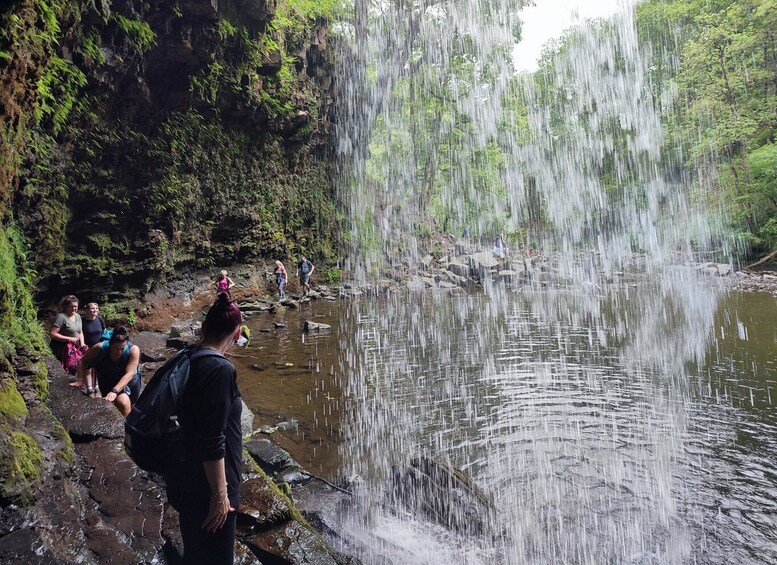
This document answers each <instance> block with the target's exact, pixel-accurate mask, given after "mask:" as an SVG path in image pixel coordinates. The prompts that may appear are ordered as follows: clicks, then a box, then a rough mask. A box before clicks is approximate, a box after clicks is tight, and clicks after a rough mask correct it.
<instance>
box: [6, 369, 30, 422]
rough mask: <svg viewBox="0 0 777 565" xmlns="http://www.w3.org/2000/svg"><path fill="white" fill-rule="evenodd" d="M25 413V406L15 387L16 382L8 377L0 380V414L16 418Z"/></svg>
mask: <svg viewBox="0 0 777 565" xmlns="http://www.w3.org/2000/svg"><path fill="white" fill-rule="evenodd" d="M27 413H28V411H27V406H26V405H25V403H24V399H23V398H22V395H21V394H19V391H18V389H17V388H16V382H15V381H14V380H13V379H10V378H5V379H3V380H2V381H0V415H2V416H5V417H6V418H10V419H14V420H17V419H19V418H22V417H24V416H26V415H27Z"/></svg>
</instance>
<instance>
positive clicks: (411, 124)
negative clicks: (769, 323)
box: [338, 0, 777, 564]
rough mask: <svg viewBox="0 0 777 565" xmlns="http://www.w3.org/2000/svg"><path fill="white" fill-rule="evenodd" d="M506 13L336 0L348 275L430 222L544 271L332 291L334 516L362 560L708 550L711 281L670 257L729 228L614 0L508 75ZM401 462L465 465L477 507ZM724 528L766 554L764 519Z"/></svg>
mask: <svg viewBox="0 0 777 565" xmlns="http://www.w3.org/2000/svg"><path fill="white" fill-rule="evenodd" d="M520 7H521V2H520V1H511V0H492V1H485V0H477V1H475V0H472V1H462V2H455V1H454V2H450V3H435V2H421V3H404V2H398V3H367V2H357V10H356V14H357V17H356V22H357V23H358V25H359V26H361V27H360V28H357V29H355V30H353V31H352V41H353V45H354V46H355V49H353V50H352V51H350V52H349V54H347V55H344V57H343V69H342V74H343V76H342V82H343V86H342V87H341V92H342V95H341V99H340V104H341V106H342V108H341V110H342V111H341V112H340V115H341V116H345V118H343V121H342V122H341V124H340V125H339V132H338V133H339V149H340V154H341V158H342V163H343V179H342V191H341V198H342V200H343V201H344V202H345V203H346V204H347V207H348V210H349V213H350V219H351V222H352V223H351V233H350V241H351V242H352V244H353V249H352V253H351V256H350V258H349V263H348V265H347V270H348V272H349V273H350V274H351V275H352V276H353V277H354V278H355V279H357V280H362V281H370V280H372V279H374V278H375V277H381V276H383V274H384V273H386V272H392V273H398V272H408V271H409V272H411V273H412V272H413V271H415V270H416V269H417V268H418V265H419V263H418V261H419V259H420V257H421V256H423V255H425V254H427V253H430V252H432V249H431V246H432V245H433V241H434V234H435V233H437V232H438V231H442V232H446V233H455V234H461V233H462V232H463V231H464V230H465V229H466V230H467V232H468V233H470V234H472V235H471V240H470V241H467V242H466V243H468V244H472V243H473V242H474V241H480V243H481V244H482V245H483V244H484V245H486V246H487V247H490V242H491V241H493V238H494V237H495V236H496V235H497V234H508V241H509V242H510V245H512V246H515V248H516V250H515V253H516V254H518V259H519V260H522V257H523V256H522V255H521V254H523V253H529V248H532V249H533V250H534V251H537V250H538V251H539V252H540V253H541V254H542V255H543V256H544V258H545V260H546V262H547V264H549V265H551V266H552V267H551V270H552V280H551V282H550V283H548V281H547V279H546V280H545V281H544V282H543V284H539V282H538V281H537V280H532V279H530V280H529V281H528V282H527V283H526V284H525V285H523V286H520V287H515V286H513V285H505V284H503V283H501V282H499V281H496V280H494V278H492V277H490V276H488V275H486V276H484V277H483V280H482V288H479V289H478V290H476V291H473V292H468V293H464V294H455V293H444V292H440V291H436V290H431V291H427V292H420V293H412V292H407V293H405V292H402V293H393V294H389V295H388V296H380V297H375V296H363V297H361V298H358V299H355V300H353V301H352V303H351V305H350V307H349V308H348V310H347V312H345V314H344V316H346V317H347V319H348V320H347V323H346V321H345V320H344V321H343V325H344V326H347V327H350V328H353V331H354V334H355V335H354V336H353V337H352V338H350V339H349V340H346V341H345V342H344V343H343V345H344V347H343V353H342V356H343V366H347V367H348V368H349V370H348V374H347V376H346V377H344V378H343V379H344V382H343V383H342V388H343V390H344V391H345V393H346V397H347V398H348V404H349V407H348V409H347V410H345V411H344V413H345V415H344V419H345V421H344V422H343V423H342V424H343V430H344V432H345V433H344V437H345V438H346V440H345V442H344V444H343V445H342V448H341V451H342V456H343V460H344V462H345V463H344V465H345V468H344V473H345V474H346V475H349V476H353V477H356V476H358V477H360V478H361V480H362V482H361V484H360V486H359V488H358V493H359V494H358V496H359V500H360V501H361V503H362V506H363V508H365V509H369V511H365V512H358V511H356V512H354V513H353V514H350V515H348V516H345V517H343V520H345V521H346V522H347V523H348V530H349V531H351V532H353V534H354V536H356V537H358V538H359V539H361V540H362V542H363V543H364V544H365V545H366V546H367V547H370V548H372V549H371V550H370V555H369V559H368V560H367V561H368V562H375V563H378V562H381V559H383V558H389V559H391V560H392V562H394V563H407V564H416V563H417V564H421V563H424V564H426V563H429V564H432V563H434V564H443V563H451V564H452V563H472V564H476V563H483V564H485V563H489V564H490V563H505V564H508V563H509V564H522V563H535V564H545V563H547V564H553V563H590V564H600V563H635V564H636V563H640V564H648V563H686V562H688V563H695V562H699V563H701V562H713V563H722V562H724V561H720V560H719V558H720V556H721V555H726V554H727V553H729V550H731V549H732V542H731V540H729V539H726V536H725V535H724V536H723V537H722V538H721V539H719V538H718V537H717V536H718V534H719V532H718V530H717V529H716V528H714V527H712V528H711V527H710V521H714V520H715V512H719V508H718V509H716V508H714V505H710V504H707V503H708V502H709V501H712V500H720V496H719V493H718V491H717V490H716V489H717V488H718V487H719V484H718V483H717V482H716V481H709V482H706V483H705V481H703V480H700V479H699V475H700V473H704V472H705V469H709V468H711V467H712V466H715V465H716V464H720V463H719V462H717V461H716V460H715V450H714V449H712V448H711V447H710V445H709V444H706V443H705V440H704V438H705V437H708V438H709V437H710V434H712V435H714V438H715V440H714V441H715V442H716V441H719V440H720V437H721V435H725V434H726V433H730V432H728V431H726V429H725V428H726V426H725V425H723V426H721V425H720V422H721V421H722V420H726V419H730V415H729V416H720V417H719V418H718V417H717V416H714V415H711V414H710V411H711V410H712V411H726V410H728V408H726V406H728V405H727V404H726V401H725V399H724V400H723V401H721V400H720V398H719V397H715V395H717V394H718V392H717V391H718V390H719V389H718V388H715V391H716V392H715V393H714V395H713V392H712V391H713V388H714V387H713V386H712V385H711V384H710V381H709V376H710V374H711V373H712V372H714V371H715V370H716V369H715V368H716V367H718V366H719V360H716V359H711V358H710V350H711V347H713V346H714V343H715V339H716V332H717V327H718V326H716V323H717V322H716V315H718V309H719V304H720V300H721V297H722V296H724V293H723V290H722V288H721V287H720V286H719V285H718V284H717V283H716V282H715V281H711V280H707V281H700V280H698V278H697V276H696V272H695V270H694V269H693V268H692V267H690V266H689V264H690V261H691V258H692V257H693V256H694V255H695V254H696V256H698V253H699V252H700V251H702V252H703V251H705V250H706V249H708V248H709V247H710V246H712V244H713V243H714V245H715V246H718V247H720V246H722V247H723V252H724V254H725V252H726V251H727V249H728V247H727V246H728V245H730V243H729V242H727V241H726V239H725V238H723V237H722V236H721V235H720V233H719V228H720V226H719V225H717V223H716V222H715V221H713V220H712V219H711V218H710V217H709V216H708V215H707V214H705V213H704V210H706V209H709V203H706V202H701V201H699V199H698V192H699V191H698V190H696V191H694V189H698V187H699V182H701V181H700V179H705V178H708V175H707V173H706V172H697V173H694V174H690V173H687V172H686V173H678V172H676V171H677V170H678V168H677V167H669V165H672V164H673V163H667V159H666V156H665V155H663V154H662V140H663V133H662V128H661V122H660V116H659V112H660V110H661V108H660V107H658V104H659V103H661V104H669V103H671V93H662V94H663V96H662V97H661V98H660V99H658V98H657V97H656V96H655V92H654V91H655V85H653V84H651V82H650V73H649V69H650V66H651V61H650V57H649V55H648V54H647V53H648V52H647V51H646V50H645V48H644V46H642V45H640V43H639V42H638V41H637V37H636V31H635V25H634V20H633V17H632V13H631V11H630V10H625V11H624V12H623V13H622V14H620V15H619V16H617V17H615V18H613V19H612V20H611V21H609V22H598V23H591V24H589V25H587V26H584V27H581V28H580V29H579V30H577V31H576V32H575V33H574V34H573V35H572V36H571V37H570V38H569V39H567V40H566V41H565V42H564V43H563V45H562V46H561V49H560V52H559V53H558V54H557V55H555V56H554V58H553V60H552V62H551V63H548V64H546V65H545V66H541V69H540V71H539V72H538V73H537V74H536V75H532V76H528V75H516V74H515V73H514V72H513V69H512V58H513V56H514V55H513V51H514V44H515V41H516V35H517V33H516V32H517V30H518V28H519V17H520ZM346 35H347V33H346ZM518 56H520V53H519V52H518ZM659 100H660V102H659ZM519 102H520V103H519ZM674 164H676V163H674ZM670 168H671V169H672V170H673V171H675V172H673V173H671V174H670V173H669V172H668V170H669V169H670ZM603 171H607V172H608V173H609V174H608V175H603ZM485 242H489V243H485ZM515 259H516V258H515V257H513V260H515ZM773 371H774V367H773V366H770V367H769V368H768V370H767V371H766V372H767V373H768V374H769V375H771V374H772V372H773ZM769 378H771V377H769ZM767 390H768V387H767ZM712 397H715V398H716V400H711V398H712ZM700 414H703V415H705V418H708V419H709V420H708V422H707V424H708V425H706V426H704V425H702V426H700V425H699V423H698V421H696V418H697V416H698V415H700ZM772 424H773V422H772ZM769 425H771V424H769ZM713 443H714V442H713ZM419 458H420V460H422V461H425V460H434V461H437V462H441V464H443V465H451V466H453V467H455V468H458V469H461V470H462V471H463V472H464V473H465V474H466V476H468V477H470V478H471V479H472V480H473V481H474V483H475V484H476V485H478V487H479V488H478V489H477V490H476V491H475V492H476V496H475V499H474V502H473V499H472V492H469V493H463V492H462V490H466V489H464V488H459V487H456V488H449V489H447V491H446V492H442V493H441V492H438V491H434V492H432V491H430V490H429V489H428V488H426V487H424V483H422V482H418V481H416V480H415V479H414V478H413V477H416V478H417V477H418V474H417V469H418V466H417V465H418V463H417V461H418V460H419ZM414 459H415V460H416V463H411V461H412V460H414ZM413 465H416V467H415V469H416V471H414V470H413ZM721 465H723V467H726V464H721ZM764 465H766V466H768V464H766V463H764ZM772 467H773V466H772ZM737 472H738V471H737V470H736V468H735V466H732V467H726V468H725V469H724V470H723V474H724V475H726V474H728V475H731V474H736V473H737ZM414 473H415V474H414ZM408 477H409V478H408ZM414 481H415V482H414ZM398 485H399V486H398ZM408 485H410V486H409V487H408ZM459 486H460V485H459ZM416 487H417V488H416ZM764 489H765V494H764V493H762V498H763V501H764V504H765V505H766V506H768V507H770V508H772V509H774V508H777V503H776V502H775V501H777V496H775V491H776V490H777V489H775V485H774V484H773V482H772V483H768V481H767V484H766V485H765V486H764ZM408 492H410V493H411V494H410V495H409V496H408ZM468 496H469V497H470V498H467V497H468ZM424 497H428V498H429V499H430V500H429V501H427V502H424V500H423V499H424ZM440 497H442V498H444V499H445V500H443V501H442V502H439V500H438V499H439V498H440ZM705 497H706V499H705ZM408 498H413V499H415V501H414V502H412V503H410V504H408V501H407V499H408ZM419 499H420V500H421V502H420V503H419ZM432 499H434V500H432ZM424 505H426V506H425V507H424ZM430 508H431V510H432V511H431V512H429V510H430ZM424 510H426V512H425V511H424ZM446 513H447V514H450V515H454V518H453V520H451V519H450V517H448V518H447V519H446V517H445V516H440V514H446ZM773 522H774V520H773V519H771V523H773ZM462 524H470V525H471V524H477V527H464V528H462V527H460V526H461V525H462ZM713 531H715V532H716V533H715V534H714V535H713V534H712V533H711V532H713ZM740 532H741V535H743V536H744V535H746V534H748V535H752V539H751V541H750V542H748V543H747V544H744V546H745V547H743V548H738V549H737V550H736V551H735V552H734V554H736V555H740V556H742V557H743V558H744V560H745V562H764V563H766V562H769V559H770V558H771V557H774V558H777V552H775V550H774V548H772V549H771V550H769V552H767V553H768V554H767V555H766V558H765V560H763V561H762V560H761V559H760V558H753V557H752V555H753V549H752V548H753V547H756V548H757V547H764V546H768V544H769V534H768V528H767V529H764V528H762V527H761V526H756V527H754V528H752V529H746V528H745V529H744V530H742V529H740ZM733 545H735V544H733ZM705 556H706V557H705ZM748 559H750V561H748Z"/></svg>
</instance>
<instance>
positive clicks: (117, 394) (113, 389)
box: [111, 388, 121, 396]
mask: <svg viewBox="0 0 777 565" xmlns="http://www.w3.org/2000/svg"><path fill="white" fill-rule="evenodd" d="M111 392H112V393H113V394H115V395H116V396H119V395H120V394H121V393H120V392H119V391H118V390H116V389H115V388H112V389H111Z"/></svg>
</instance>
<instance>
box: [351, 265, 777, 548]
mask: <svg viewBox="0 0 777 565" xmlns="http://www.w3.org/2000/svg"><path fill="white" fill-rule="evenodd" d="M590 290H591V291H590V292H579V291H578V292H575V291H568V290H564V289H561V290H545V291H538V292H524V293H520V294H516V293H512V292H507V291H505V289H504V288H503V287H499V286H494V287H489V288H486V289H485V292H484V293H483V294H476V295H462V296H450V295H444V294H432V293H429V294H424V293H421V294H417V295H409V296H405V295H403V296H399V297H395V298H393V299H392V298H390V299H385V300H362V301H359V302H357V303H354V304H353V305H352V308H351V310H350V311H349V316H351V320H350V322H347V323H346V325H350V323H353V324H354V325H355V328H354V333H355V335H356V336H357V337H356V339H357V343H358V347H351V348H347V349H346V350H345V353H344V354H343V355H344V358H345V359H347V361H348V364H349V366H350V367H354V369H352V370H351V371H350V372H348V373H347V374H346V373H345V372H343V374H342V376H343V379H344V381H343V388H344V390H345V391H346V393H347V395H348V397H349V398H350V404H349V410H347V411H346V412H345V415H346V417H345V420H344V423H343V425H344V428H345V434H344V443H343V445H342V455H343V465H344V467H345V470H346V472H347V473H350V474H359V475H361V476H362V477H364V478H365V479H366V481H367V488H366V490H365V495H364V496H365V497H366V498H367V499H370V500H372V501H373V502H374V501H385V500H386V498H385V497H386V492H387V491H388V487H389V483H390V474H391V468H392V465H396V464H402V463H403V462H406V461H407V459H408V458H409V457H410V456H412V455H415V454H419V453H426V454H431V455H434V456H437V457H440V456H445V457H449V458H450V460H451V461H453V462H454V463H455V464H456V465H457V466H458V467H460V468H462V469H464V470H466V471H467V472H468V473H469V474H470V475H472V476H473V477H474V478H475V479H476V480H477V482H478V483H479V484H480V485H481V486H482V487H483V488H484V489H485V490H486V491H487V492H489V493H490V494H491V495H493V497H494V500H495V501H496V504H497V506H498V509H499V512H500V520H499V521H500V524H499V525H498V526H497V525H494V528H493V533H494V535H493V536H486V538H484V539H479V540H471V543H469V542H468V541H466V540H462V539H460V537H459V538H457V539H456V540H455V543H452V542H451V540H446V539H445V536H444V535H442V534H441V533H440V532H439V531H437V534H436V535H433V534H432V533H430V532H434V531H436V530H435V529H434V528H431V526H430V525H429V524H423V525H419V524H417V523H416V521H417V520H418V517H413V518H409V519H402V520H400V519H399V518H397V517H396V516H392V515H391V514H390V513H385V514H384V513H382V512H380V511H376V512H375V513H373V515H372V521H367V524H368V525H367V526H366V527H365V526H364V523H365V522H364V517H363V516H359V517H356V518H355V519H354V524H352V525H351V527H352V528H354V529H356V530H358V529H359V528H360V526H361V528H362V535H363V536H364V538H365V539H367V540H371V543H373V544H374V545H375V546H376V547H380V548H381V549H380V552H382V553H386V552H387V551H388V553H391V551H390V550H387V549H386V548H387V547H388V548H391V547H399V546H401V547H403V549H402V550H401V551H399V550H396V551H397V552H398V553H397V554H395V555H394V557H395V559H399V561H398V562H402V563H445V562H450V563H454V562H455V563H462V562H471V563H492V562H494V559H495V557H494V556H495V555H500V556H501V559H502V560H503V561H504V562H506V563H605V562H609V563H630V562H634V563H653V562H655V563H685V562H695V563H725V562H730V560H731V557H732V556H736V558H737V559H738V560H740V561H742V562H746V563H771V562H775V560H777V550H776V549H775V547H776V546H775V542H777V535H776V534H775V528H774V526H775V518H774V511H775V504H776V503H775V501H777V487H776V485H777V483H776V481H775V479H776V477H777V468H775V465H774V463H773V462H772V461H770V460H769V455H770V453H773V452H774V448H775V447H776V446H775V443H776V440H775V439H774V438H775V435H774V433H773V432H774V429H773V428H774V416H773V408H772V404H771V389H772V388H774V381H775V379H776V377H777V374H776V373H777V371H776V369H775V365H774V360H773V357H774V351H775V335H774V332H775V330H774V324H773V322H769V320H770V319H771V320H773V319H777V318H775V313H777V312H776V311H777V308H775V305H774V301H773V299H772V298H771V297H767V298H766V299H765V300H764V301H763V303H759V302H758V300H759V299H758V298H757V297H755V296H752V295H751V296H741V295H736V296H735V297H732V298H725V297H723V298H724V300H723V302H722V305H720V306H719V302H720V301H721V297H722V294H721V291H720V290H719V289H717V288H713V287H708V286H704V285H702V284H698V283H691V284H689V282H688V281H687V280H684V275H683V273H682V272H678V273H676V274H675V275H673V276H668V277H663V278H662V279H660V280H657V281H651V280H645V281H640V282H639V283H638V284H636V285H634V286H630V285H623V284H612V285H609V286H603V287H596V288H592V289H590ZM753 308H755V310H753ZM740 312H751V313H750V314H748V315H747V316H745V315H743V314H740ZM758 316H765V317H761V318H759V317H758ZM769 316H770V317H769ZM745 318H747V319H745ZM743 327H744V328H746V330H747V331H746V334H747V337H748V339H749V341H744V339H743V338H744V337H745V332H744V331H743ZM348 355H351V356H352V358H347V356H348ZM396 532H401V534H397V533H396ZM396 536H398V537H396ZM408 539H412V540H413V541H412V542H410V541H408ZM441 552H442V553H441ZM431 556H434V557H431ZM441 556H445V557H444V558H443V557H441ZM440 559H443V560H442V561H441V560H440Z"/></svg>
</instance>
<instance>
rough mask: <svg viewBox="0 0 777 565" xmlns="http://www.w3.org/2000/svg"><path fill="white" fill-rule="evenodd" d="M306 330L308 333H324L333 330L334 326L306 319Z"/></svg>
mask: <svg viewBox="0 0 777 565" xmlns="http://www.w3.org/2000/svg"><path fill="white" fill-rule="evenodd" d="M305 331H306V332H308V333H324V332H331V331H332V326H330V325H329V324H322V323H319V322H311V321H310V320H306V321H305Z"/></svg>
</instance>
